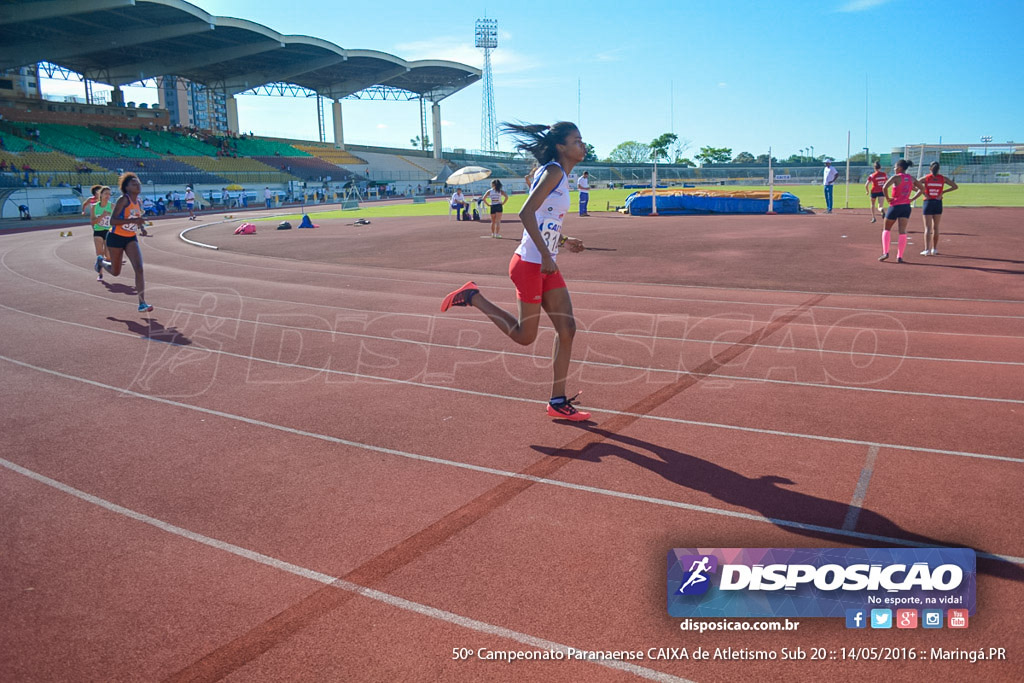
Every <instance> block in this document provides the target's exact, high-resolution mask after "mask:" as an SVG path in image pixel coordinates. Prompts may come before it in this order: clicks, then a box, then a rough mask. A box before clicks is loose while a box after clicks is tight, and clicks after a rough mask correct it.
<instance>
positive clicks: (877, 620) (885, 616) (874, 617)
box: [871, 609, 892, 628]
mask: <svg viewBox="0 0 1024 683" xmlns="http://www.w3.org/2000/svg"><path fill="white" fill-rule="evenodd" d="M871 628H892V610H891V609H873V610H871Z"/></svg>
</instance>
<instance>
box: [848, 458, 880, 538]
mask: <svg viewBox="0 0 1024 683" xmlns="http://www.w3.org/2000/svg"><path fill="white" fill-rule="evenodd" d="M878 450H879V449H878V446H871V447H870V448H868V457H867V460H866V461H865V462H864V467H863V469H861V471H860V478H858V479H857V488H856V489H855V490H854V492H853V500H851V501H850V509H849V510H847V511H846V519H845V520H843V529H845V530H846V531H853V530H854V529H856V528H857V519H858V518H859V517H860V511H861V509H862V508H863V507H864V499H865V498H867V496H868V485H869V484H871V475H872V474H874V472H875V460H877V459H878Z"/></svg>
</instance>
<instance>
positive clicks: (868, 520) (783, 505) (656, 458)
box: [530, 423, 1024, 582]
mask: <svg viewBox="0 0 1024 683" xmlns="http://www.w3.org/2000/svg"><path fill="white" fill-rule="evenodd" d="M576 424H578V423H576ZM579 428H580V429H584V430H586V431H588V432H590V433H592V434H595V435H598V436H600V437H602V438H603V439H604V440H603V441H599V442H597V443H592V444H589V445H587V446H584V447H583V448H582V449H580V450H576V451H567V450H563V449H560V448H552V447H548V446H531V447H530V448H532V449H533V450H535V451H537V452H540V453H544V454H545V455H552V456H564V457H567V458H573V459H575V460H581V461H586V462H593V463H599V462H601V460H603V459H605V458H609V457H616V458H621V459H623V460H626V461H627V462H631V463H633V464H635V465H638V466H640V467H643V468H644V469H647V470H650V471H651V472H654V473H655V474H658V475H660V476H661V477H664V478H665V479H667V480H668V481H670V482H672V483H673V484H676V485H678V486H681V487H684V488H688V489H691V490H693V491H702V492H704V493H707V494H709V495H711V496H713V497H714V498H716V499H718V500H719V501H721V502H723V503H725V504H726V505H727V506H729V507H734V508H745V509H747V510H749V511H751V512H753V513H755V514H757V515H759V516H761V517H763V518H765V519H766V520H767V521H769V522H772V523H775V524H776V525H777V526H778V527H779V528H780V529H782V530H783V531H787V532H790V533H797V534H802V535H804V536H809V537H811V538H818V539H828V540H835V541H838V542H840V543H843V544H851V545H861V546H864V547H868V548H873V547H878V546H880V545H887V544H886V542H885V541H884V540H882V539H861V538H856V537H851V536H847V535H844V534H842V533H830V531H829V528H828V527H829V525H830V524H833V525H841V524H843V522H844V520H845V519H846V516H847V513H848V511H849V507H850V506H849V504H848V503H841V502H838V501H834V500H828V499H827V498H819V497H818V496H814V495H811V494H808V493H801V492H800V491H794V490H791V489H789V488H786V487H787V486H795V485H796V482H794V481H791V480H789V479H787V478H785V477H779V476H775V475H765V476H761V477H755V478H751V477H747V476H744V475H742V474H740V473H738V472H734V471H733V470H730V469H728V468H726V467H722V466H721V465H716V464H715V463H713V462H709V461H707V460H702V459H701V458H698V457H696V456H693V455H690V454H688V453H683V452H681V451H677V450H674V449H672V448H668V447H666V446H660V445H658V444H653V443H650V442H648V441H642V440H640V439H635V438H633V437H629V436H625V435H622V434H616V433H614V432H609V431H607V430H604V429H601V428H599V427H594V426H590V425H579ZM789 523H796V525H813V526H815V527H818V528H807V527H801V526H796V525H793V524H789ZM832 528H836V527H835V526H833V527H832ZM857 529H860V530H862V531H860V532H859V533H866V534H872V535H875V536H887V537H889V538H899V539H905V540H907V541H911V542H913V543H920V544H923V545H928V546H940V547H954V548H958V547H965V546H964V544H963V543H962V542H960V541H943V540H941V539H936V538H930V537H928V536H922V535H920V534H916V533H914V532H912V531H909V530H907V529H904V528H903V527H901V526H900V525H898V524H896V523H895V522H893V521H892V520H890V519H888V518H887V517H885V516H883V515H881V514H879V513H877V512H874V511H873V510H870V509H868V508H861V510H860V515H859V516H858V518H857V524H856V527H855V530H857ZM864 530H866V531H864ZM837 531H839V530H838V529H837ZM976 550H977V552H979V553H980V552H984V551H982V550H981V549H976ZM978 565H979V571H984V572H985V573H986V574H991V575H993V576H1000V577H1002V578H1006V579H1012V580H1014V581H1022V582H1024V567H1020V566H1018V565H1016V564H1013V563H1010V562H1003V561H997V560H986V559H982V558H979V560H978ZM982 567H984V569H982Z"/></svg>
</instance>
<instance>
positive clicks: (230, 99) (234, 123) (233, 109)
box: [224, 95, 238, 133]
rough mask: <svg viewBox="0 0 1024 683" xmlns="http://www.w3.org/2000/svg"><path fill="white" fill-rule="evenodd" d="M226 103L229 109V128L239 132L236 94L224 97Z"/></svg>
mask: <svg viewBox="0 0 1024 683" xmlns="http://www.w3.org/2000/svg"><path fill="white" fill-rule="evenodd" d="M224 104H225V105H226V106H227V109H228V130H229V131H231V132H232V133H238V100H237V99H236V98H235V96H234V95H228V96H227V97H225V98H224Z"/></svg>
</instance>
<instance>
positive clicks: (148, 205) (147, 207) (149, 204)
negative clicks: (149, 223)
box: [142, 197, 156, 216]
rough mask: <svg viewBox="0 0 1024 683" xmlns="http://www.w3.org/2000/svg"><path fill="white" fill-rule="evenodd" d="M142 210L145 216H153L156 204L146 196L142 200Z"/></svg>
mask: <svg viewBox="0 0 1024 683" xmlns="http://www.w3.org/2000/svg"><path fill="white" fill-rule="evenodd" d="M142 211H143V215H145V216H155V215H156V204H154V203H153V200H152V199H150V198H149V197H146V198H145V199H143V200H142Z"/></svg>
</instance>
